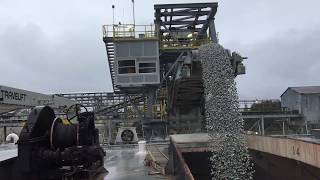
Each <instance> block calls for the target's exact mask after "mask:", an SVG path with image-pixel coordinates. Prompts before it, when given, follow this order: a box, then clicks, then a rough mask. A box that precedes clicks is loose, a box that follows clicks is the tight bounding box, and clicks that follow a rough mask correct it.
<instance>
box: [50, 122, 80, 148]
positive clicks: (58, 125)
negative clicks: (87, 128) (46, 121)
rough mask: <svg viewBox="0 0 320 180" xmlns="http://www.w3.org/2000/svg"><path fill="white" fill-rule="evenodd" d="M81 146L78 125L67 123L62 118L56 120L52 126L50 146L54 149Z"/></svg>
mask: <svg viewBox="0 0 320 180" xmlns="http://www.w3.org/2000/svg"><path fill="white" fill-rule="evenodd" d="M78 144H79V126H78V124H71V123H70V122H68V123H65V122H64V121H63V120H62V119H60V118H55V120H54V121H53V123H52V126H51V134H50V145H51V148H53V149H57V148H60V149H64V148H67V147H72V146H77V145H78Z"/></svg>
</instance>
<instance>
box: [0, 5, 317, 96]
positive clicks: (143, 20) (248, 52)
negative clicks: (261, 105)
mask: <svg viewBox="0 0 320 180" xmlns="http://www.w3.org/2000/svg"><path fill="white" fill-rule="evenodd" d="M208 1H210V0H208ZM135 2H136V23H137V24H150V23H152V22H153V13H154V12H153V4H158V3H184V2H206V1H196V0H193V1H192V0H175V1H172V0H171V1H170V0H161V1H160V0H135ZM211 2H212V1H211ZM218 2H219V8H218V13H217V15H216V28H217V31H218V32H219V39H220V44H222V45H223V46H224V47H226V48H229V49H231V50H235V51H238V52H240V53H241V54H242V55H244V56H247V57H249V59H248V60H246V62H245V64H246V67H247V74H246V75H242V76H240V77H238V78H237V82H238V90H239V93H240V98H241V99H256V98H259V99H261V98H279V96H280V95H281V93H282V92H283V91H284V90H285V89H286V87H288V86H301V85H320V83H319V80H320V76H319V75H318V74H319V70H320V61H319V57H320V48H319V45H318V43H319V42H320V18H319V17H320V11H319V7H320V1H319V0H305V1H297V0H281V1H279V0H241V1H239V0H223V1H222V0H221V1H218ZM112 4H115V6H116V10H115V11H116V20H117V21H121V22H123V23H130V22H132V17H131V0H68V1H66V0H54V1H53V0H52V1H44V0H28V1H26V0H0V84H1V85H7V86H12V87H17V88H22V89H27V90H31V91H37V92H43V93H67V92H97V91H111V90H112V88H111V81H110V77H109V73H108V66H107V61H106V52H105V47H104V43H103V41H102V33H101V25H103V24H111V23H112V8H111V5H112Z"/></svg>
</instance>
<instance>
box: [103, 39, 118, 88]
mask: <svg viewBox="0 0 320 180" xmlns="http://www.w3.org/2000/svg"><path fill="white" fill-rule="evenodd" d="M103 41H104V42H105V44H106V50H107V56H108V64H109V70H110V76H111V80H112V86H113V91H114V92H115V93H118V92H120V90H119V89H118V88H117V87H116V85H115V66H114V63H115V54H114V43H113V40H112V37H104V38H103Z"/></svg>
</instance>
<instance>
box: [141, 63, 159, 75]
mask: <svg viewBox="0 0 320 180" xmlns="http://www.w3.org/2000/svg"><path fill="white" fill-rule="evenodd" d="M156 67H157V65H156V63H139V73H155V72H157V69H156Z"/></svg>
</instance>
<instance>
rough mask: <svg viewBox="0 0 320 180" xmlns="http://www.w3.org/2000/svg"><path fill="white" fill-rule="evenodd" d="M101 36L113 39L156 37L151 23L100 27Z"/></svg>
mask: <svg viewBox="0 0 320 180" xmlns="http://www.w3.org/2000/svg"><path fill="white" fill-rule="evenodd" d="M102 31H103V37H112V38H113V39H115V40H117V39H128V40H130V39H131V40H135V39H157V34H156V32H155V28H154V26H153V25H133V24H113V25H104V26H103V27H102Z"/></svg>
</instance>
